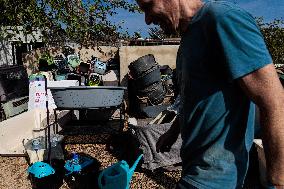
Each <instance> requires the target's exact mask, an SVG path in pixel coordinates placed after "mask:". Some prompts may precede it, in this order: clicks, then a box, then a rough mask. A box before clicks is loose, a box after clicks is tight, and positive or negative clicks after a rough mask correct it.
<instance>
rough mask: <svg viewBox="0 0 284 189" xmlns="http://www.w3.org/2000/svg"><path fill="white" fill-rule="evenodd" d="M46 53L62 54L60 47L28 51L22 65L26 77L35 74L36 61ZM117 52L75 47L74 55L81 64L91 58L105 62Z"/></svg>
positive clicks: (113, 49)
mask: <svg viewBox="0 0 284 189" xmlns="http://www.w3.org/2000/svg"><path fill="white" fill-rule="evenodd" d="M46 51H48V52H49V53H50V54H51V55H52V56H56V55H59V54H60V53H61V52H62V49H61V48H60V47H52V48H41V49H35V50H32V51H30V52H29V53H27V54H25V55H24V56H23V64H24V66H25V67H26V69H27V73H28V75H31V74H33V73H36V72H37V70H38V65H37V61H38V59H39V58H40V57H41V55H42V54H43V53H44V52H46ZM117 52H118V49H117V48H116V47H104V46H102V47H100V48H99V49H98V48H97V47H93V48H92V47H90V48H85V47H76V48H75V53H77V54H79V55H80V58H81V60H82V61H83V62H87V60H90V59H91V57H92V56H95V57H98V58H100V59H101V60H102V61H106V60H108V59H110V58H113V57H114V56H115V55H116V54H117Z"/></svg>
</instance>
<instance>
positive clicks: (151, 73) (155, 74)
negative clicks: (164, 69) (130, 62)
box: [134, 66, 161, 89]
mask: <svg viewBox="0 0 284 189" xmlns="http://www.w3.org/2000/svg"><path fill="white" fill-rule="evenodd" d="M134 81H135V84H136V86H137V88H139V89H144V88H145V87H148V86H150V85H152V84H154V83H158V82H160V81H161V73H160V69H159V66H155V67H153V68H152V69H150V70H148V71H147V72H146V73H145V74H143V75H142V76H141V77H139V78H137V79H135V80H134Z"/></svg>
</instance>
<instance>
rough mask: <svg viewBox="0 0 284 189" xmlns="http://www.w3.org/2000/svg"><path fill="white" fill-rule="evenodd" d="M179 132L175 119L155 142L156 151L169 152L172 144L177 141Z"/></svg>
mask: <svg viewBox="0 0 284 189" xmlns="http://www.w3.org/2000/svg"><path fill="white" fill-rule="evenodd" d="M179 133H180V129H179V125H178V119H176V120H175V121H174V122H173V124H172V126H171V128H170V129H169V130H168V131H167V132H165V133H164V134H162V135H161V136H160V138H159V140H158V142H157V144H156V151H157V152H158V153H159V152H162V153H164V152H169V151H170V149H171V147H172V145H173V144H174V143H175V142H176V141H177V139H178V136H179Z"/></svg>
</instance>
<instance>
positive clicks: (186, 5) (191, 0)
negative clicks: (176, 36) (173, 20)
mask: <svg viewBox="0 0 284 189" xmlns="http://www.w3.org/2000/svg"><path fill="white" fill-rule="evenodd" d="M179 1H180V10H181V11H180V21H179V32H180V33H181V34H182V33H184V32H185V31H186V30H187V28H188V24H189V22H190V21H191V19H192V18H193V16H194V15H195V14H196V13H197V12H198V11H199V10H200V8H202V6H203V5H204V2H203V1H201V0H179Z"/></svg>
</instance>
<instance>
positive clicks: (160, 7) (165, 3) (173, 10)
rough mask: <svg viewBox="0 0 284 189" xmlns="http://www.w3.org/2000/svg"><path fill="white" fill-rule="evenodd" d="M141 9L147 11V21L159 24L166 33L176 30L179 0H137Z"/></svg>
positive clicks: (147, 22)
mask: <svg viewBox="0 0 284 189" xmlns="http://www.w3.org/2000/svg"><path fill="white" fill-rule="evenodd" d="M137 3H138V5H139V7H140V8H141V10H142V11H143V12H144V13H145V22H146V24H148V25H150V24H151V23H153V24H155V25H159V26H160V27H161V28H162V29H163V30H164V32H165V33H167V34H171V33H174V32H176V30H177V27H178V24H179V23H178V19H177V16H178V14H177V13H178V12H177V10H178V4H177V0H137Z"/></svg>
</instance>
